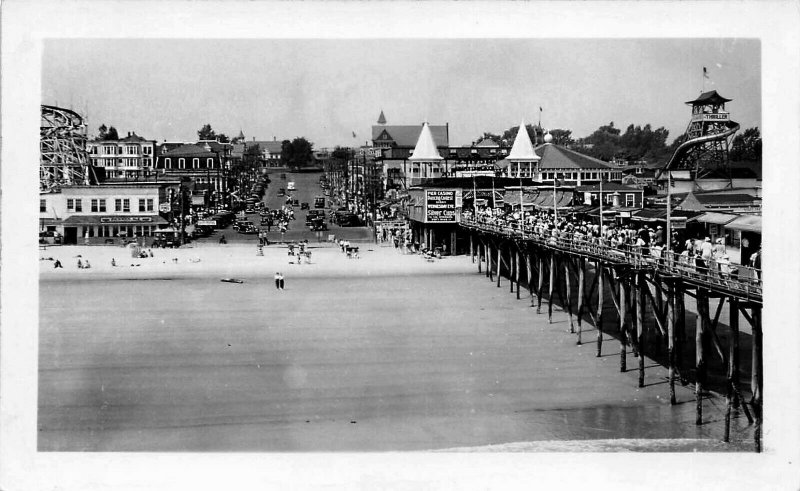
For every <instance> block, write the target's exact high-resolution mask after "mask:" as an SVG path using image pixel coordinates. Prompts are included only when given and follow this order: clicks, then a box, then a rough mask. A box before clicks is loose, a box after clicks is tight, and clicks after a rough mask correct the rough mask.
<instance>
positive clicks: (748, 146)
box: [729, 126, 761, 162]
mask: <svg viewBox="0 0 800 491" xmlns="http://www.w3.org/2000/svg"><path fill="white" fill-rule="evenodd" d="M729 156H730V159H731V160H732V161H734V162H739V161H742V160H761V132H760V131H759V129H758V127H757V126H754V127H753V128H748V129H746V130H744V132H743V133H741V134H738V135H736V137H734V139H733V143H732V144H731V149H730V153H729Z"/></svg>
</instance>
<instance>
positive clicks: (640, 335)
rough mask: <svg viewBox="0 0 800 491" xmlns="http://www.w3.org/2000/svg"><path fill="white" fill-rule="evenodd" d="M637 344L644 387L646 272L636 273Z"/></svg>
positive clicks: (640, 379)
mask: <svg viewBox="0 0 800 491" xmlns="http://www.w3.org/2000/svg"><path fill="white" fill-rule="evenodd" d="M635 288H636V344H637V345H638V346H639V387H644V289H645V288H647V281H646V280H645V277H644V273H642V272H638V273H636V286H635Z"/></svg>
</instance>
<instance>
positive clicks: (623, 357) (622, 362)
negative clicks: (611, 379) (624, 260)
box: [617, 278, 628, 373]
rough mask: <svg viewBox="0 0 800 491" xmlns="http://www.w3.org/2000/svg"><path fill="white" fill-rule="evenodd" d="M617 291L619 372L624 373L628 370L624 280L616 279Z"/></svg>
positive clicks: (626, 293)
mask: <svg viewBox="0 0 800 491" xmlns="http://www.w3.org/2000/svg"><path fill="white" fill-rule="evenodd" d="M617 287H618V291H619V309H618V310H619V371H620V372H622V373H625V372H626V371H627V370H628V350H627V342H626V335H627V332H628V327H627V325H626V322H625V319H626V315H625V314H626V313H627V312H628V310H627V309H628V291H627V288H625V280H624V279H623V278H618V279H617Z"/></svg>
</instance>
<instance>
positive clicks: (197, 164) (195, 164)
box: [192, 157, 200, 169]
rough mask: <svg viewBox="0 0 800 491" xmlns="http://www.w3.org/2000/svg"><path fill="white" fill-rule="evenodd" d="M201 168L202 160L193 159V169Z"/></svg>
mask: <svg viewBox="0 0 800 491" xmlns="http://www.w3.org/2000/svg"><path fill="white" fill-rule="evenodd" d="M199 168H200V159H198V158H196V157H195V158H193V159H192V169H199Z"/></svg>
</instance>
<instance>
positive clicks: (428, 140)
mask: <svg viewBox="0 0 800 491" xmlns="http://www.w3.org/2000/svg"><path fill="white" fill-rule="evenodd" d="M408 160H409V162H410V163H411V177H412V182H413V179H414V178H415V177H416V178H418V179H427V178H431V177H441V163H442V161H444V158H443V157H442V156H441V155H440V154H439V150H438V149H437V148H436V142H434V140H433V134H432V133H431V128H430V126H428V123H423V125H422V131H421V132H420V134H419V138H418V139H417V145H416V146H415V147H414V151H413V152H412V154H411V156H409V157H408Z"/></svg>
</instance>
